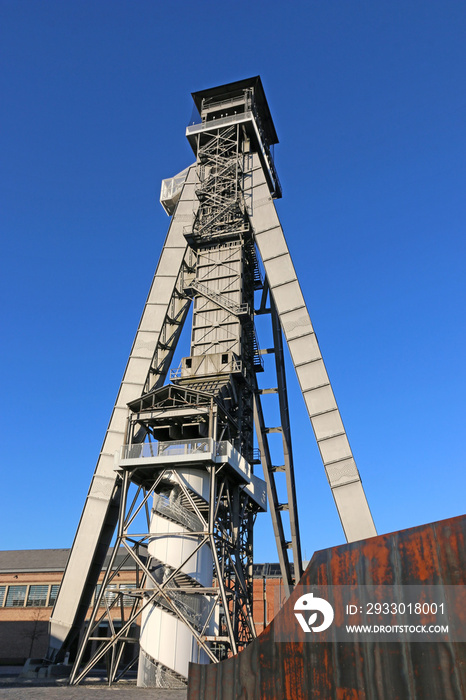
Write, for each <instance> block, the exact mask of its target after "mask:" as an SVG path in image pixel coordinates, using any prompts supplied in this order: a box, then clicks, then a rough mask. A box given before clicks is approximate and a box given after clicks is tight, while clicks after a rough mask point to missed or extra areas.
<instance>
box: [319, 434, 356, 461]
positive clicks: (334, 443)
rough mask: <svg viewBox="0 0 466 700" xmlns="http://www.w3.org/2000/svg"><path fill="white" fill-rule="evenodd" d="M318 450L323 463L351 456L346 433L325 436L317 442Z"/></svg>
mask: <svg viewBox="0 0 466 700" xmlns="http://www.w3.org/2000/svg"><path fill="white" fill-rule="evenodd" d="M319 450H320V454H321V455H322V460H323V462H324V464H328V463H329V462H336V461H337V460H338V459H345V458H347V457H349V458H351V450H350V446H349V443H348V438H347V437H346V435H338V436H336V437H332V438H327V440H322V441H321V442H319Z"/></svg>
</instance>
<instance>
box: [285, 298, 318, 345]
mask: <svg viewBox="0 0 466 700" xmlns="http://www.w3.org/2000/svg"><path fill="white" fill-rule="evenodd" d="M280 322H281V324H282V328H283V332H284V333H285V337H286V339H287V341H288V344H289V343H290V340H292V339H293V338H299V337H300V336H301V335H303V334H306V335H307V334H309V333H312V332H313V328H312V323H311V319H310V318H309V314H308V312H307V309H306V307H305V306H304V305H303V306H301V307H299V308H298V309H295V310H294V311H287V312H284V313H282V314H281V315H280Z"/></svg>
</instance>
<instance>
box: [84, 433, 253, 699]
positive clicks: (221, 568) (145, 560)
mask: <svg viewBox="0 0 466 700" xmlns="http://www.w3.org/2000/svg"><path fill="white" fill-rule="evenodd" d="M177 446H178V448H179V447H180V444H179V443H177ZM170 447H173V445H171V444H170V445H168V444H165V445H164V444H162V443H158V444H154V443H152V442H146V443H140V444H135V445H129V446H128V449H127V450H126V451H125V455H124V457H127V459H122V461H121V465H122V466H121V469H120V478H121V480H122V499H121V505H120V517H119V522H118V535H117V539H116V543H115V547H114V549H113V553H112V556H111V557H110V560H109V564H108V567H107V569H106V571H105V574H104V578H103V581H102V584H101V585H100V587H99V592H98V594H97V596H96V599H95V604H94V607H93V610H92V613H91V617H90V620H89V623H88V625H87V627H86V630H85V633H84V636H83V639H82V642H81V645H80V649H79V653H78V656H77V658H76V661H75V664H74V667H73V671H72V674H71V677H70V683H71V684H78V683H80V681H81V680H82V679H83V678H84V677H85V676H86V675H87V674H88V673H89V671H91V669H93V668H94V667H95V666H96V665H97V664H99V663H101V662H102V660H104V659H105V660H106V663H107V674H108V680H109V684H112V683H114V682H116V681H117V680H119V679H120V678H121V677H123V676H124V675H125V674H126V673H127V672H128V671H129V670H130V669H131V668H132V667H133V666H134V664H135V663H136V662H137V661H138V657H139V648H138V646H139V638H138V636H135V633H134V630H135V628H136V626H137V625H138V624H140V621H141V616H142V615H143V613H144V611H145V610H146V609H147V608H150V607H152V606H156V607H158V608H160V609H163V610H164V611H165V612H166V613H168V614H170V615H172V616H174V617H176V618H178V619H179V620H180V621H181V622H182V623H183V624H184V625H185V626H186V627H187V628H188V629H189V630H190V632H191V634H192V635H193V637H194V638H195V639H196V642H197V644H198V647H199V649H202V650H203V651H204V652H205V654H206V655H207V657H208V658H209V659H210V660H211V661H214V662H217V661H220V660H221V659H223V658H225V657H226V656H228V655H229V654H231V653H232V654H236V653H238V652H239V651H241V650H242V649H243V648H244V647H245V646H246V645H247V644H248V642H250V641H251V639H253V638H254V637H255V636H256V634H255V628H254V622H253V618H252V608H251V601H252V550H251V546H250V528H251V526H252V519H251V515H254V513H255V512H256V511H257V508H255V507H254V503H253V501H252V500H251V499H250V497H249V495H248V494H247V493H246V492H245V491H244V490H241V491H240V490H238V488H237V484H236V483H235V479H233V478H232V477H231V475H229V474H228V473H227V471H226V470H225V462H224V461H223V462H222V455H221V453H222V452H225V453H226V451H227V450H228V443H223V444H222V443H217V444H216V445H214V446H212V445H211V444H210V441H204V444H203V443H202V442H198V441H191V443H190V444H187V443H185V444H184V445H183V447H184V449H185V450H187V451H188V450H189V451H191V454H192V455H194V456H195V455H197V456H198V458H199V460H202V463H203V464H204V465H205V464H206V459H205V458H206V456H207V455H208V454H209V455H210V456H211V458H212V459H216V461H217V462H220V463H217V464H216V463H211V464H210V465H209V466H207V472H208V479H209V492H210V499H209V502H208V501H205V500H204V499H202V498H200V497H199V495H198V494H196V493H195V492H193V491H192V490H191V489H189V488H188V487H187V485H186V481H185V479H183V475H182V474H180V472H179V471H177V470H176V469H166V468H160V466H159V463H160V461H161V459H162V460H163V452H164V451H166V450H167V449H169V448H170ZM212 447H213V449H214V451H213V453H210V452H209V450H211V449H212ZM144 452H146V453H147V454H148V456H146V457H142V455H143V454H144ZM150 453H152V454H150ZM136 455H137V456H136ZM151 457H154V459H153V460H151ZM160 458H161V459H160ZM141 459H144V464H143V466H124V465H125V464H127V463H130V462H134V461H138V460H141ZM148 463H149V464H148ZM151 463H152V464H151ZM149 465H150V466H149ZM132 485H133V486H134V487H135V489H136V490H135V493H133V494H131V486H132ZM151 502H152V506H151ZM151 510H155V511H157V512H158V513H159V514H160V515H161V516H162V517H163V518H164V519H165V520H166V522H167V528H168V523H170V522H172V523H173V522H174V523H177V524H179V525H182V526H183V528H184V529H185V531H189V533H190V536H191V537H192V538H193V539H195V540H196V544H195V547H194V548H193V550H192V551H191V552H190V554H189V555H188V556H187V557H186V558H185V559H184V560H183V561H182V562H181V563H180V565H179V566H178V567H177V568H173V567H170V566H169V565H167V564H165V563H164V562H161V561H160V560H158V559H156V558H155V557H153V556H151V554H150V549H151V542H153V539H154V534H153V532H151ZM138 516H139V517H138ZM141 516H142V517H141ZM144 524H145V528H144V531H142V532H141V529H142V528H143V525H144ZM157 537H159V538H165V537H173V532H170V531H167V532H158V533H157ZM205 546H207V547H210V549H211V551H212V553H213V572H212V586H211V587H205V586H202V585H201V584H200V583H199V582H198V581H196V579H195V578H193V577H191V576H189V575H188V574H186V573H185V570H186V566H189V564H190V560H191V559H192V558H193V557H194V556H195V555H196V554H197V553H198V552H199V550H201V549H202V548H203V547H205ZM122 549H124V550H125V552H126V556H125V557H124V558H121V557H120V559H117V556H116V555H117V553H118V552H121V550H122ZM128 560H132V561H133V563H134V571H135V580H134V584H133V585H132V586H131V587H128V586H127V587H126V588H125V589H124V590H118V591H115V590H114V589H113V588H112V586H113V582H114V581H115V580H116V576H117V575H118V574H119V572H120V571H121V569H122V568H123V567H124V566H125V565H126V564H127V562H128ZM125 599H130V600H131V601H132V602H131V605H130V606H128V605H127V603H126V601H125ZM220 610H221V613H222V614H220V615H219V611H220ZM117 617H118V623H116V622H115V618H117ZM102 623H106V626H107V629H108V636H106V637H102V634H101V633H100V634H99V630H100V629H101V628H102ZM209 632H210V633H209ZM212 632H214V633H212ZM96 642H97V643H98V646H97V648H96V649H95V651H94V653H93V654H92V656H91V657H90V659H89V660H88V661H87V662H85V663H83V659H84V658H85V657H86V651H87V649H88V648H89V646H90V645H92V644H94V645H95V643H96ZM129 645H132V646H133V648H134V654H133V655H132V656H131V660H130V661H129V662H127V663H126V664H125V665H124V666H123V667H122V665H121V660H122V658H123V654H124V652H125V649H126V647H127V646H129ZM154 664H156V675H157V679H158V685H161V686H166V687H176V686H178V685H180V684H181V685H183V684H184V678H183V677H182V676H181V675H179V674H177V673H176V672H174V671H173V670H172V669H169V668H167V667H164V666H163V665H162V664H157V662H156V661H155V660H154Z"/></svg>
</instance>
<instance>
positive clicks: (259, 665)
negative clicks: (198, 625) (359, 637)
mask: <svg viewBox="0 0 466 700" xmlns="http://www.w3.org/2000/svg"><path fill="white" fill-rule="evenodd" d="M352 583H358V584H359V585H373V584H399V585H413V584H418V585H419V584H427V585H432V584H443V585H466V516H460V517H458V518H451V519H449V520H442V521H440V522H436V523H431V524H429V525H422V526H420V527H416V528H411V529H409V530H403V531H400V532H395V533H392V534H389V535H380V536H378V537H372V538H370V539H367V540H362V541H360V542H353V543H351V544H346V545H342V546H340V547H333V548H331V549H326V550H322V551H320V552H316V553H315V554H314V556H313V558H312V561H311V563H310V565H309V567H308V568H307V570H306V572H305V573H304V575H303V577H302V579H301V581H300V583H299V585H298V586H297V587H296V589H295V591H294V592H293V594H292V596H291V597H290V599H289V600H288V601H287V602H286V604H285V605H284V607H283V608H282V609H281V610H280V612H279V613H278V615H277V617H276V618H275V620H273V621H272V622H271V624H270V625H269V626H268V627H267V628H266V629H265V630H264V632H263V633H262V634H261V635H260V636H259V637H258V638H257V639H256V640H255V641H254V642H252V643H251V644H250V645H249V646H248V647H247V649H246V650H245V651H243V652H241V653H240V654H238V655H237V656H235V657H233V658H231V659H227V660H226V661H223V662H222V663H219V664H211V665H208V666H202V665H198V664H191V666H190V671H189V684H188V700H310V699H312V700H314V699H316V700H317V699H319V700H320V699H321V700H464V698H466V643H460V642H456V643H453V642H441V643H437V642H429V643H426V642H416V643H408V642H406V643H400V642H391V643H388V642H383V643H377V642H373V643H372V642H371V643H368V642H366V643H355V644H349V643H340V644H337V643H299V642H292V641H290V642H289V643H283V642H282V643H276V642H275V641H274V627H275V625H276V624H277V619H278V618H279V616H282V619H281V620H280V625H281V629H285V632H286V625H287V624H288V625H289V633H290V639H293V638H294V635H295V623H294V616H293V614H292V607H293V605H294V602H295V601H296V600H297V598H298V597H299V596H300V595H301V592H302V588H303V586H309V585H312V584H320V585H323V584H326V585H347V584H352ZM455 614H456V615H457V616H459V617H460V618H462V619H463V618H464V617H465V615H466V610H464V609H460V610H456V611H455ZM287 621H290V622H287Z"/></svg>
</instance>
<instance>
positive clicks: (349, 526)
mask: <svg viewBox="0 0 466 700" xmlns="http://www.w3.org/2000/svg"><path fill="white" fill-rule="evenodd" d="M333 497H334V499H335V503H336V505H337V509H338V512H339V514H340V518H341V523H342V525H343V529H344V531H345V535H346V539H347V540H348V542H356V541H357V540H363V539H366V538H367V537H375V536H376V535H377V532H376V530H375V527H374V523H373V521H372V515H371V512H370V510H369V506H368V504H367V500H366V496H365V494H364V490H363V488H362V484H361V482H360V481H355V482H353V483H352V484H346V485H345V486H341V487H340V488H335V489H333Z"/></svg>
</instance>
